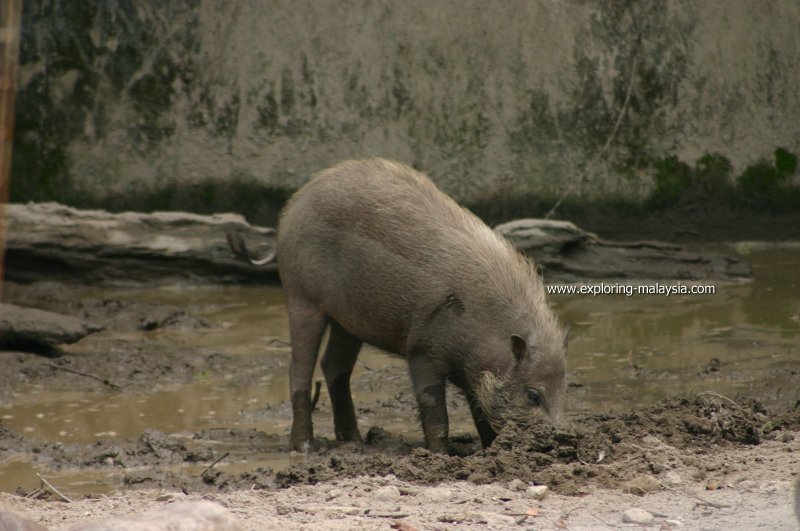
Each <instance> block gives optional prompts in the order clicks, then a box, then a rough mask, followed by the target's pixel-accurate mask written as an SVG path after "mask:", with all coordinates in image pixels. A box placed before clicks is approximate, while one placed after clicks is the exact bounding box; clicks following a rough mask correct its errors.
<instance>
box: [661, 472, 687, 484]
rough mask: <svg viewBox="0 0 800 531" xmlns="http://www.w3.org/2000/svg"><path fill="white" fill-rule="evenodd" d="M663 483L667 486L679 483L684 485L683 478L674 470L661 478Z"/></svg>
mask: <svg viewBox="0 0 800 531" xmlns="http://www.w3.org/2000/svg"><path fill="white" fill-rule="evenodd" d="M661 483H662V484H663V485H664V486H665V487H677V486H678V485H683V478H682V477H681V475H680V474H678V473H677V472H675V471H674V470H670V471H669V472H667V473H666V474H664V476H663V477H662V478H661Z"/></svg>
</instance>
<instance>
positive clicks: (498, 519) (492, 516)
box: [470, 511, 517, 526]
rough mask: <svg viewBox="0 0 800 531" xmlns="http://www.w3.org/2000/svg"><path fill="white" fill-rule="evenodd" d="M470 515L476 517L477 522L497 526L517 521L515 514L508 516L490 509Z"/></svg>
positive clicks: (512, 523)
mask: <svg viewBox="0 0 800 531" xmlns="http://www.w3.org/2000/svg"><path fill="white" fill-rule="evenodd" d="M470 516H472V518H473V519H474V521H475V523H476V524H487V525H490V526H491V525H497V526H508V525H514V524H516V523H517V521H516V519H515V518H514V517H513V516H506V515H505V514H499V513H491V512H488V511H484V512H479V513H471V514H470Z"/></svg>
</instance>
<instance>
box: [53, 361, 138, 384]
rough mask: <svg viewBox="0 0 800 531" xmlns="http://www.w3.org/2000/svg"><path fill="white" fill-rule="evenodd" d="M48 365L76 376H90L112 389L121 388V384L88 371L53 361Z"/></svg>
mask: <svg viewBox="0 0 800 531" xmlns="http://www.w3.org/2000/svg"><path fill="white" fill-rule="evenodd" d="M47 365H48V366H49V367H52V368H53V369H58V370H60V371H64V372H71V373H72V374H77V375H78V376H85V377H86V378H91V379H92V380H97V381H98V382H102V383H104V384H105V385H107V386H109V387H110V388H112V389H122V386H119V385H117V384H115V383H112V382H110V381H108V380H107V379H103V378H100V377H99V376H95V375H94V374H89V373H88V372H82V371H76V370H75V369H70V368H68V367H62V366H61V365H56V364H55V363H48V364H47Z"/></svg>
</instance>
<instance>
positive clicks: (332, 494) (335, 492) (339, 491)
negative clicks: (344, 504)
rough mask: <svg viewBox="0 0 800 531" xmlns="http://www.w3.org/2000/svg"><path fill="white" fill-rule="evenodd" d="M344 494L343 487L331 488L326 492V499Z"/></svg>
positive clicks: (329, 499)
mask: <svg viewBox="0 0 800 531" xmlns="http://www.w3.org/2000/svg"><path fill="white" fill-rule="evenodd" d="M342 494H344V491H343V490H342V489H331V490H329V491H328V492H326V493H325V499H326V500H327V501H331V500H332V499H334V498H338V497H339V496H341V495H342Z"/></svg>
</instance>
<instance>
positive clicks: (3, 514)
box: [0, 505, 47, 531]
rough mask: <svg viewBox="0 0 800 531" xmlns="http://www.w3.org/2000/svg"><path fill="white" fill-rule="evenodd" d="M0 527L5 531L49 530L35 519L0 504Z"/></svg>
mask: <svg viewBox="0 0 800 531" xmlns="http://www.w3.org/2000/svg"><path fill="white" fill-rule="evenodd" d="M0 529H1V530H3V531H47V528H46V527H44V526H42V525H39V524H37V523H36V522H34V521H33V520H30V519H29V518H26V517H24V516H22V515H21V514H17V513H15V512H14V511H12V510H11V509H8V508H7V507H4V506H2V505H0Z"/></svg>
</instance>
